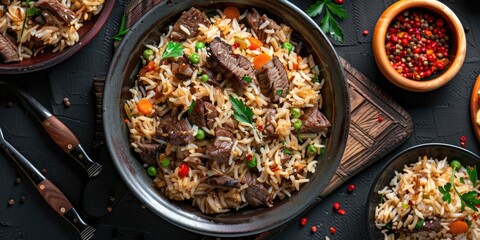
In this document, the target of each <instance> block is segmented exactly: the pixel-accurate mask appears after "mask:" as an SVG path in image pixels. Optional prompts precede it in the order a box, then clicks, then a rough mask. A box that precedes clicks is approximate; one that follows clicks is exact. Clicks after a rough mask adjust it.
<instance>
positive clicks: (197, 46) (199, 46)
mask: <svg viewBox="0 0 480 240" xmlns="http://www.w3.org/2000/svg"><path fill="white" fill-rule="evenodd" d="M204 48H205V43H204V42H197V43H195V50H196V51H198V50H202V49H204Z"/></svg>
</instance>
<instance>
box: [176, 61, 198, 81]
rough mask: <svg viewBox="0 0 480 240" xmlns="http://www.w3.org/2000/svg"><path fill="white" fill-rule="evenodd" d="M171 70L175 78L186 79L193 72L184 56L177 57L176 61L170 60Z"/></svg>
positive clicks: (193, 69)
mask: <svg viewBox="0 0 480 240" xmlns="http://www.w3.org/2000/svg"><path fill="white" fill-rule="evenodd" d="M172 72H173V74H174V75H175V77H176V78H177V79H180V80H188V79H190V78H191V77H192V75H193V72H195V68H194V67H193V66H192V65H190V63H188V60H187V59H186V58H184V57H179V58H178V60H177V61H176V62H172Z"/></svg>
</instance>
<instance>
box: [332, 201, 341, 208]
mask: <svg viewBox="0 0 480 240" xmlns="http://www.w3.org/2000/svg"><path fill="white" fill-rule="evenodd" d="M333 209H335V210H338V209H340V203H338V202H334V203H333Z"/></svg>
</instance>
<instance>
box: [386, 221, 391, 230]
mask: <svg viewBox="0 0 480 240" xmlns="http://www.w3.org/2000/svg"><path fill="white" fill-rule="evenodd" d="M385 228H386V229H388V230H392V222H389V223H387V225H385Z"/></svg>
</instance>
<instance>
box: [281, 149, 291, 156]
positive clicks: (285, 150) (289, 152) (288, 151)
mask: <svg viewBox="0 0 480 240" xmlns="http://www.w3.org/2000/svg"><path fill="white" fill-rule="evenodd" d="M283 152H284V153H286V154H288V155H292V154H293V152H292V151H291V150H290V149H288V148H284V149H283Z"/></svg>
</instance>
